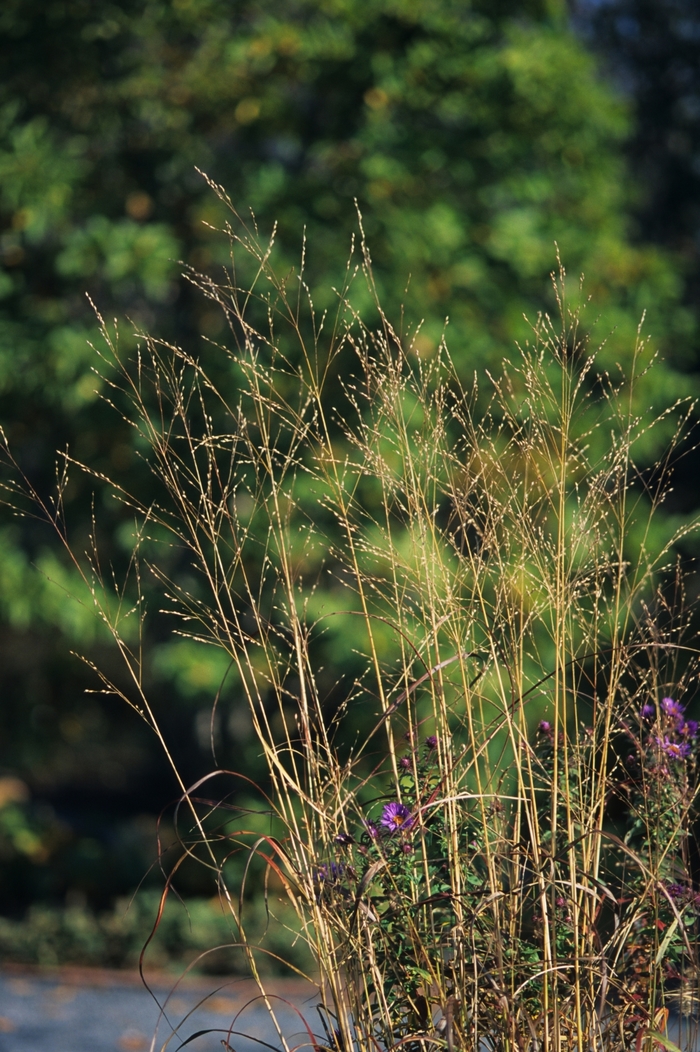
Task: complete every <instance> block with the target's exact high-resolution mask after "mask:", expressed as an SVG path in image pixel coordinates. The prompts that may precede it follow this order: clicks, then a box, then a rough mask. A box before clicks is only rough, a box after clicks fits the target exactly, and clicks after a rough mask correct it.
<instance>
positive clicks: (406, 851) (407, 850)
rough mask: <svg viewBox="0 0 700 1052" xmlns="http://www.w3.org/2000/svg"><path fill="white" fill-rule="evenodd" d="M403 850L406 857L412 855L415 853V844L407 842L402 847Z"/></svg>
mask: <svg viewBox="0 0 700 1052" xmlns="http://www.w3.org/2000/svg"><path fill="white" fill-rule="evenodd" d="M401 850H402V851H403V853H404V855H410V854H411V852H412V851H413V844H409V843H408V841H407V840H405V841H404V843H403V844H402V846H401Z"/></svg>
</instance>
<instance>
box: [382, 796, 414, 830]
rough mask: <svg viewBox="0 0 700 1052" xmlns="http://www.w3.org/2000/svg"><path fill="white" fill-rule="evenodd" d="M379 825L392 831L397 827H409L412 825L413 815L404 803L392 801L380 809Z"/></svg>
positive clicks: (397, 828)
mask: <svg viewBox="0 0 700 1052" xmlns="http://www.w3.org/2000/svg"><path fill="white" fill-rule="evenodd" d="M381 825H383V826H384V828H385V829H389V830H391V832H392V833H395V832H396V831H397V830H399V829H410V828H411V826H412V825H413V815H412V814H411V812H410V811H409V809H408V808H407V807H406V805H405V804H400V803H398V802H397V801H392V803H390V804H387V805H386V807H385V808H384V810H383V811H382V817H381Z"/></svg>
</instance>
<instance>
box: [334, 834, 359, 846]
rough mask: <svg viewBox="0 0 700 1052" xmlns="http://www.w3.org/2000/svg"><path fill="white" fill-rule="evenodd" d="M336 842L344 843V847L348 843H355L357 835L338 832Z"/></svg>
mask: <svg viewBox="0 0 700 1052" xmlns="http://www.w3.org/2000/svg"><path fill="white" fill-rule="evenodd" d="M335 842H336V844H342V845H343V847H347V846H348V844H354V843H355V837H354V836H352V835H351V834H350V833H338V835H337V837H335Z"/></svg>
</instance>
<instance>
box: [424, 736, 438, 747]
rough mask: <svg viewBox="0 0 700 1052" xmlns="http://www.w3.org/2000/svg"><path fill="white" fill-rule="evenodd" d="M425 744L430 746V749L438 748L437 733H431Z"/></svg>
mask: <svg viewBox="0 0 700 1052" xmlns="http://www.w3.org/2000/svg"><path fill="white" fill-rule="evenodd" d="M425 744H426V745H427V746H428V748H429V749H437V738H436V737H435V735H434V734H429V735H428V737H427V738H426V739H425Z"/></svg>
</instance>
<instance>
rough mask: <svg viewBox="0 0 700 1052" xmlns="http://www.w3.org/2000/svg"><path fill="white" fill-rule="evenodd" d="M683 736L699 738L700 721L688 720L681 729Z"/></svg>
mask: <svg viewBox="0 0 700 1052" xmlns="http://www.w3.org/2000/svg"><path fill="white" fill-rule="evenodd" d="M679 730H680V732H681V734H683V735H685V737H686V738H697V736H698V721H697V720H686V721H685V723H684V724H683V726H682V727H680V728H679Z"/></svg>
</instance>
